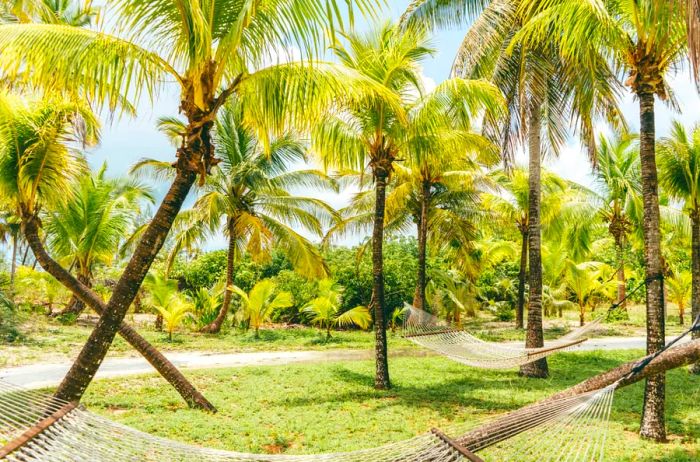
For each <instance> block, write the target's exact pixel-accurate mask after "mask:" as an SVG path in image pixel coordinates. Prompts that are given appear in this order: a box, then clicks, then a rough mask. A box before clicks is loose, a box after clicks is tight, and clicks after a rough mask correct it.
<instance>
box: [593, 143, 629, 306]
mask: <svg viewBox="0 0 700 462" xmlns="http://www.w3.org/2000/svg"><path fill="white" fill-rule="evenodd" d="M594 172H595V179H596V182H597V184H598V186H599V189H600V197H599V199H600V201H601V202H602V208H601V211H600V213H601V215H602V217H603V220H604V221H605V222H607V223H608V232H609V233H610V235H611V236H612V238H613V240H614V241H615V259H616V262H615V264H616V265H617V303H618V304H619V303H624V302H623V300H624V299H625V296H626V285H627V279H626V277H625V247H626V245H627V244H626V243H627V236H628V234H629V232H630V230H631V227H632V225H633V222H632V220H631V218H630V213H632V214H634V212H635V210H634V209H635V208H637V207H638V206H639V197H640V194H641V178H640V176H639V174H640V172H639V147H638V144H637V137H636V136H635V135H631V134H624V135H621V136H615V137H614V138H612V139H608V138H607V137H605V136H604V135H601V136H600V139H599V144H598V151H597V152H596V165H595V169H594ZM621 308H622V309H624V308H625V305H624V304H623V305H621Z"/></svg>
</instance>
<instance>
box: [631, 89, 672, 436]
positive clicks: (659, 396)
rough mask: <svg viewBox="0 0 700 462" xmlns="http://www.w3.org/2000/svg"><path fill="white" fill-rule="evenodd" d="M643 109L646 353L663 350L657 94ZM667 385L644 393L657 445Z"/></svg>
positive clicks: (648, 431) (644, 431)
mask: <svg viewBox="0 0 700 462" xmlns="http://www.w3.org/2000/svg"><path fill="white" fill-rule="evenodd" d="M637 97H638V98H639V109H640V131H639V141H640V143H639V153H640V160H641V171H642V194H643V200H644V222H643V231H644V264H645V267H646V277H647V286H646V289H647V290H646V295H647V353H654V352H656V351H658V350H660V349H661V348H663V346H664V342H665V325H664V323H665V319H664V314H665V313H664V309H665V303H664V288H663V267H662V263H661V231H660V214H659V192H658V178H657V172H656V150H655V137H656V133H655V131H656V130H655V122H654V94H653V93H651V92H641V93H639V94H637ZM665 385H666V381H665V375H664V374H663V373H661V374H658V375H655V376H652V377H649V378H648V379H647V383H646V389H645V393H644V411H643V414H642V425H641V430H640V434H641V436H643V437H645V438H650V439H653V440H656V441H665V440H666V428H665V423H664V414H665V412H664V411H665V409H664V408H665V394H666V386H665Z"/></svg>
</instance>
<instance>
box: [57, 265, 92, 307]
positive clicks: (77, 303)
mask: <svg viewBox="0 0 700 462" xmlns="http://www.w3.org/2000/svg"><path fill="white" fill-rule="evenodd" d="M77 279H78V281H80V283H81V284H82V285H84V286H85V287H87V288H88V289H92V278H91V277H90V275H88V274H85V273H84V272H82V271H81V272H80V273H78V277H77ZM83 310H85V303H84V302H83V301H82V300H81V299H80V297H78V296H77V295H76V294H72V295H71V298H70V300H69V301H68V306H66V308H65V309H63V310H61V312H59V313H57V314H56V315H57V316H64V315H75V317H76V318H77V317H78V316H80V314H81V313H82V312H83Z"/></svg>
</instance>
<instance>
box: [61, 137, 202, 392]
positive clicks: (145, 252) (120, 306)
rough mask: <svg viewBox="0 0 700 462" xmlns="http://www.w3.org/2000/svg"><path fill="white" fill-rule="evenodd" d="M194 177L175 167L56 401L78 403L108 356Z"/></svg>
mask: <svg viewBox="0 0 700 462" xmlns="http://www.w3.org/2000/svg"><path fill="white" fill-rule="evenodd" d="M180 154H181V157H180V159H179V161H178V164H185V163H187V162H188V161H189V162H191V160H190V159H188V158H187V157H188V156H185V153H184V152H182V150H181V152H180ZM183 156H184V158H183ZM195 178H196V173H195V171H194V170H193V169H192V168H191V167H189V166H181V165H178V168H177V176H176V177H175V180H174V181H173V184H172V185H171V187H170V190H169V191H168V193H167V194H166V195H165V197H164V198H163V202H162V203H161V205H160V207H159V208H158V211H157V212H156V214H155V216H154V217H153V221H151V223H150V225H149V226H148V228H147V229H146V231H145V232H144V234H143V236H142V238H141V240H140V241H139V244H138V246H137V247H136V250H135V251H134V254H133V255H132V257H131V260H129V263H128V264H127V266H126V269H125V270H124V273H123V274H122V276H121V278H120V279H119V281H118V282H117V285H116V287H115V289H114V292H113V294H112V297H111V299H110V300H109V302H108V303H107V306H106V309H105V310H104V312H103V313H102V315H101V316H100V319H99V321H98V322H97V325H96V326H95V329H94V330H93V332H92V334H91V335H90V337H89V338H88V340H87V342H86V343H85V346H84V347H83V349H82V351H81V352H80V354H79V355H78V358H77V359H76V360H75V362H74V363H73V366H72V367H71V369H70V370H69V371H68V374H67V375H66V377H65V378H64V379H63V381H62V382H61V384H60V385H59V387H58V389H57V390H56V397H57V398H60V399H63V400H66V401H79V400H80V398H81V397H82V396H83V394H84V393H85V390H86V389H87V387H88V385H89V384H90V382H91V381H92V379H93V378H94V377H95V373H96V372H97V370H98V369H99V368H100V365H101V364H102V361H103V360H104V358H105V356H106V355H107V352H108V351H109V347H110V346H111V345H112V341H113V340H114V336H115V335H116V334H117V331H118V329H119V326H120V325H121V322H122V321H123V319H124V316H126V312H127V310H128V309H129V306H130V305H131V303H132V302H133V301H134V298H135V297H136V294H137V292H138V290H139V288H140V287H141V284H142V283H143V279H144V278H145V277H146V274H147V273H148V270H149V269H150V267H151V264H152V263H153V260H154V259H155V258H156V256H157V255H158V252H159V251H160V249H161V247H162V246H163V243H164V242H165V239H166V237H167V235H168V232H169V231H170V228H171V227H172V224H173V221H174V220H175V217H176V216H177V214H178V212H179V211H180V208H181V207H182V203H183V202H184V201H185V198H186V197H187V194H188V192H189V191H190V188H191V187H192V185H193V184H194V181H195Z"/></svg>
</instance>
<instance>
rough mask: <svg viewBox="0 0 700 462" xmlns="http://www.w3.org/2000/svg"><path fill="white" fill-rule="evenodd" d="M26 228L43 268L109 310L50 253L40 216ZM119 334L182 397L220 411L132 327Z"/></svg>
mask: <svg viewBox="0 0 700 462" xmlns="http://www.w3.org/2000/svg"><path fill="white" fill-rule="evenodd" d="M22 228H23V230H24V236H25V238H26V239H27V242H28V244H29V246H30V247H31V248H32V252H33V253H34V255H35V257H36V259H37V261H39V262H40V263H41V267H42V268H43V269H44V270H45V271H46V272H47V273H49V274H50V275H51V276H53V277H55V278H56V280H57V281H58V282H60V283H61V284H63V285H64V286H65V287H66V288H68V289H69V290H70V291H71V292H72V293H74V294H76V295H78V296H79V297H80V298H81V299H82V300H83V302H84V303H86V304H87V305H89V306H90V307H91V308H92V309H93V310H95V312H97V314H99V315H102V313H104V312H105V310H106V309H107V306H106V305H105V303H104V302H103V301H102V299H101V298H100V297H99V296H98V295H97V294H96V293H95V292H93V291H92V290H90V289H88V288H87V287H85V286H84V285H82V284H81V283H80V282H79V281H78V280H77V279H75V278H74V277H73V276H72V275H71V274H70V273H69V272H68V271H67V270H66V269H65V268H63V267H62V266H61V265H59V264H58V263H57V262H56V261H55V260H54V259H52V258H51V256H49V254H48V253H47V252H46V249H45V248H44V244H43V243H42V241H41V239H40V238H39V225H38V223H37V220H36V218H33V217H29V218H28V219H23V220H22ZM119 335H121V336H122V337H123V338H124V340H126V341H127V342H128V343H129V344H130V345H131V346H132V347H134V349H135V350H136V351H138V352H139V353H141V355H142V356H143V357H144V358H145V359H146V360H147V361H148V362H149V363H150V364H151V365H152V366H153V368H154V369H156V370H157V371H158V373H160V375H162V376H163V378H164V379H165V380H167V381H168V382H169V383H170V384H171V385H172V386H173V387H174V388H175V389H176V390H177V391H178V393H180V396H182V398H183V399H184V400H185V402H186V403H187V404H188V405H189V406H190V407H193V408H199V409H204V410H208V411H212V412H216V408H215V407H214V406H213V405H212V404H211V403H210V402H209V401H207V399H206V398H205V397H204V396H203V395H202V394H201V393H200V392H199V391H197V389H196V388H195V387H194V386H193V385H192V384H191V383H190V382H189V381H188V380H187V378H186V377H185V376H184V375H182V373H181V372H180V371H179V370H177V368H176V367H175V366H174V365H173V364H172V363H171V362H170V361H168V359H167V358H166V357H165V356H163V354H162V353H161V352H159V351H158V350H156V349H155V347H153V345H151V344H150V343H148V342H147V341H146V339H144V338H143V337H141V336H140V335H139V334H138V333H137V332H136V331H135V330H134V329H133V328H132V327H131V326H129V325H128V324H126V323H124V322H122V323H121V324H120V325H119Z"/></svg>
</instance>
